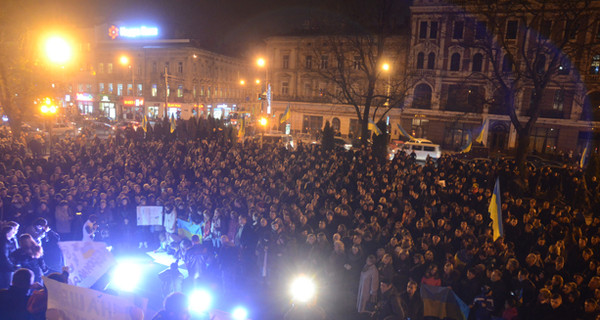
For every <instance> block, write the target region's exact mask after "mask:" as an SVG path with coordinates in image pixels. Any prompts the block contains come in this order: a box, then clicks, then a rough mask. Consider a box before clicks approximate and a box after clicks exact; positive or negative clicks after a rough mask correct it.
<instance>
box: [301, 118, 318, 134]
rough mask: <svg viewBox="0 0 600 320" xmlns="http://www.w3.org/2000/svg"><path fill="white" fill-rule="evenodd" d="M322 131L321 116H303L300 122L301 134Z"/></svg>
mask: <svg viewBox="0 0 600 320" xmlns="http://www.w3.org/2000/svg"><path fill="white" fill-rule="evenodd" d="M321 129H323V117H322V116H304V119H303V121H302V132H303V133H317V132H320V131H321Z"/></svg>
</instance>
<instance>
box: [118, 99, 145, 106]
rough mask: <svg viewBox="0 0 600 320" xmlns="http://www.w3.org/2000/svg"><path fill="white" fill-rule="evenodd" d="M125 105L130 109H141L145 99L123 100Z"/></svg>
mask: <svg viewBox="0 0 600 320" xmlns="http://www.w3.org/2000/svg"><path fill="white" fill-rule="evenodd" d="M123 105H124V106H128V107H133V106H135V107H139V106H143V105H144V98H133V97H130V98H123Z"/></svg>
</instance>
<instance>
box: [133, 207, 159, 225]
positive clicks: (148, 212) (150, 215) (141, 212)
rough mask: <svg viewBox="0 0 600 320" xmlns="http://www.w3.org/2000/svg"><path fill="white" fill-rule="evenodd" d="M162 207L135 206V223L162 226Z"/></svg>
mask: <svg viewBox="0 0 600 320" xmlns="http://www.w3.org/2000/svg"><path fill="white" fill-rule="evenodd" d="M162 224H163V207H161V206H138V207H137V225H138V226H162Z"/></svg>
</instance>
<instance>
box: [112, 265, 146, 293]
mask: <svg viewBox="0 0 600 320" xmlns="http://www.w3.org/2000/svg"><path fill="white" fill-rule="evenodd" d="M141 276H142V268H141V266H140V265H138V264H136V263H133V262H120V263H119V264H118V265H117V267H116V268H115V270H114V271H113V277H112V284H113V285H114V286H115V287H116V288H117V289H119V290H122V291H127V292H132V291H134V290H135V289H136V288H137V286H138V284H139V282H140V278H141Z"/></svg>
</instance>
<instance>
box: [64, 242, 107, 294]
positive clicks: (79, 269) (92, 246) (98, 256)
mask: <svg viewBox="0 0 600 320" xmlns="http://www.w3.org/2000/svg"><path fill="white" fill-rule="evenodd" d="M58 246H59V247H60V249H61V250H62V253H63V256H64V258H65V265H67V266H68V267H69V271H70V276H69V283H70V284H72V285H75V286H79V287H87V288H89V287H91V286H92V285H93V284H94V283H96V281H98V279H100V277H102V275H104V274H105V273H106V272H107V271H108V269H110V267H111V266H112V265H113V264H114V263H115V258H114V257H113V255H112V254H111V253H110V252H109V251H108V249H106V244H105V243H103V242H91V241H85V242H84V241H61V242H59V243H58Z"/></svg>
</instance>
